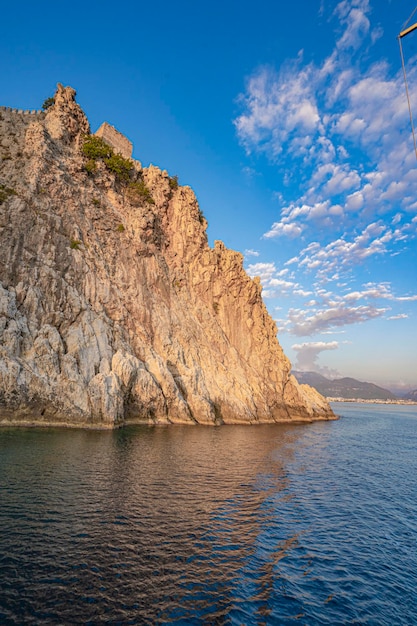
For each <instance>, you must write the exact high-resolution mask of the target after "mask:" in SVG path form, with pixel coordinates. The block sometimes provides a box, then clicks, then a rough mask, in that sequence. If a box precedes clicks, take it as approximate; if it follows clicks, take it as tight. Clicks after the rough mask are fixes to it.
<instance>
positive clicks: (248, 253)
mask: <svg viewBox="0 0 417 626" xmlns="http://www.w3.org/2000/svg"><path fill="white" fill-rule="evenodd" d="M259 254H260V253H259V252H258V250H245V257H250V256H255V257H256V256H259Z"/></svg>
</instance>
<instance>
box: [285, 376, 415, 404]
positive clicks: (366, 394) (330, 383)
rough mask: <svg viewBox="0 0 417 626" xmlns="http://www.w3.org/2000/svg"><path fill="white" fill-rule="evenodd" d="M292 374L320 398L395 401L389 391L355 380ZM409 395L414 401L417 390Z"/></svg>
mask: <svg viewBox="0 0 417 626" xmlns="http://www.w3.org/2000/svg"><path fill="white" fill-rule="evenodd" d="M293 374H294V376H295V377H296V379H297V380H298V382H299V383H303V384H306V385H311V387H314V388H315V389H317V391H318V392H319V393H321V395H322V396H325V397H328V398H346V399H349V400H351V399H354V398H359V399H361V400H396V399H397V396H396V395H395V394H393V393H391V391H388V389H383V388H382V387H378V385H374V384H373V383H364V382H361V381H360V380H356V379H355V378H337V379H336V380H330V379H329V378H326V377H325V376H322V375H321V374H318V373H317V372H296V371H293ZM411 393H412V394H415V395H414V396H413V397H412V398H410V399H416V398H417V390H415V391H413V392H411ZM406 397H408V396H406Z"/></svg>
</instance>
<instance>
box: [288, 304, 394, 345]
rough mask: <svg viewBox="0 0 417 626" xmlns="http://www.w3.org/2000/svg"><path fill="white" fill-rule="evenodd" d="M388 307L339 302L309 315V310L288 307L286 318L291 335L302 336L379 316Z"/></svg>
mask: <svg viewBox="0 0 417 626" xmlns="http://www.w3.org/2000/svg"><path fill="white" fill-rule="evenodd" d="M387 310H388V309H386V308H376V307H374V306H371V305H361V306H356V307H349V306H346V305H344V304H342V303H341V304H339V305H337V306H333V307H326V308H324V309H322V310H319V311H317V312H316V313H314V314H313V315H310V314H309V313H310V312H309V311H303V310H301V309H290V311H289V315H288V319H289V321H290V324H291V329H290V332H291V334H293V335H296V336H299V337H303V336H306V335H313V334H315V333H321V332H323V331H326V330H329V329H331V328H338V327H340V326H347V325H348V324H358V323H361V322H365V321H367V320H370V319H375V318H376V317H381V315H383V314H384V313H385V312H386V311H387Z"/></svg>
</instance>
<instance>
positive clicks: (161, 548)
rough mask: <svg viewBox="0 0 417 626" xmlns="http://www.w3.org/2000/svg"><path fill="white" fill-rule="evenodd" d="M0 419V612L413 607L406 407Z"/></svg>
mask: <svg viewBox="0 0 417 626" xmlns="http://www.w3.org/2000/svg"><path fill="white" fill-rule="evenodd" d="M334 409H335V411H336V412H337V413H338V414H340V415H341V419H340V420H339V421H336V422H319V423H314V424H311V425H271V426H269V425H268V426H254V427H250V426H246V427H244V426H224V427H220V428H208V427H179V426H173V427H168V428H146V427H130V428H126V429H124V430H119V431H116V432H88V431H80V430H58V429H42V430H41V429H39V430H36V429H13V428H7V429H3V430H0V498H1V507H0V572H1V574H0V576H1V578H0V623H1V624H122V625H124V624H205V625H206V624H207V625H208V624H219V625H221V624H225V625H226V624H236V625H241V624H244V625H252V624H256V625H264V624H272V625H275V624H277V625H280V624H283V625H285V624H306V625H308V626H315V625H325V624H329V625H332V626H337V625H338V624H360V625H378V626H380V625H384V624H386V625H389V626H394V625H401V624H407V625H409V624H417V480H416V479H417V406H384V405H364V404H353V403H338V404H335V405H334Z"/></svg>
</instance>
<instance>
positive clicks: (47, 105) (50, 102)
mask: <svg viewBox="0 0 417 626" xmlns="http://www.w3.org/2000/svg"><path fill="white" fill-rule="evenodd" d="M54 104H55V98H54V96H51V97H50V98H46V100H44V102H43V105H42V111H46V110H47V109H49V108H50V107H51V106H53V105H54Z"/></svg>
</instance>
